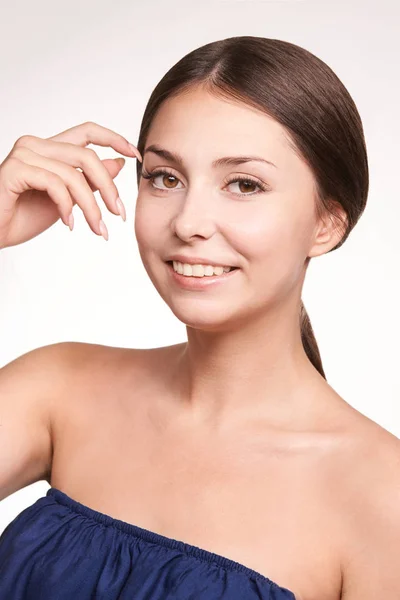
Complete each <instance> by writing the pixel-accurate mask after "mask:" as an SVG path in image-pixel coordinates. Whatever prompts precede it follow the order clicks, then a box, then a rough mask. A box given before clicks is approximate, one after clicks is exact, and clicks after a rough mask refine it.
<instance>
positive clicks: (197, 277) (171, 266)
mask: <svg viewBox="0 0 400 600" xmlns="http://www.w3.org/2000/svg"><path fill="white" fill-rule="evenodd" d="M165 263H166V264H167V265H169V267H170V268H171V269H172V271H173V272H174V273H175V274H176V275H179V273H178V272H177V271H175V269H174V265H173V261H172V260H167V261H165ZM238 269H239V267H230V271H228V272H225V273H222V274H221V275H215V274H213V275H184V274H183V273H182V274H181V275H180V276H181V277H187V278H196V279H214V278H219V277H224V276H226V275H229V274H230V273H232V272H233V271H237V270H238Z"/></svg>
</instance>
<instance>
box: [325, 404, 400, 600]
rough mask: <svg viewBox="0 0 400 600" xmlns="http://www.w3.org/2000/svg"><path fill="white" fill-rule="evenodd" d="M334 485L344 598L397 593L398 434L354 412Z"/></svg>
mask: <svg viewBox="0 0 400 600" xmlns="http://www.w3.org/2000/svg"><path fill="white" fill-rule="evenodd" d="M356 413H357V414H356V415H355V416H354V429H353V437H352V441H351V445H350V446H349V448H350V449H351V451H350V452H347V453H345V454H347V459H348V466H347V469H343V468H342V469H341V470H340V471H341V473H342V475H343V479H342V480H341V481H340V488H339V487H338V494H337V495H338V497H339V498H340V501H341V510H340V514H341V517H342V533H343V536H342V540H343V546H342V547H343V556H342V573H343V585H342V596H341V598H342V599H343V600H358V598H363V599H364V600H373V599H375V598H400V569H399V566H400V558H399V557H400V439H399V438H397V437H396V436H395V435H393V434H392V433H390V432H389V431H387V430H386V429H384V428H383V427H381V426H380V425H379V424H378V423H375V422H374V421H372V420H371V419H369V418H368V417H366V416H365V415H362V414H361V413H358V412H357V411H356Z"/></svg>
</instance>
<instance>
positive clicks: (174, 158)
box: [143, 144, 278, 169]
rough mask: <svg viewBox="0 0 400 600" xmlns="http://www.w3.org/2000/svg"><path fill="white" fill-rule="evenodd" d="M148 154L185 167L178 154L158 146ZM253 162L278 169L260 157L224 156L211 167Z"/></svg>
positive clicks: (148, 147) (152, 147) (149, 147)
mask: <svg viewBox="0 0 400 600" xmlns="http://www.w3.org/2000/svg"><path fill="white" fill-rule="evenodd" d="M146 152H153V153H154V154H157V156H159V157H160V158H164V159H165V160H168V161H169V162H174V163H176V164H177V165H179V166H180V167H182V166H183V158H182V157H181V156H179V154H176V153H175V152H170V151H169V150H166V149H165V148H161V147H160V146H158V145H157V144H151V145H150V146H147V148H145V150H144V152H143V156H144V155H145V154H146ZM253 160H254V161H257V162H263V163H267V164H268V165H272V166H273V167H275V168H276V169H277V168H278V167H277V166H276V165H275V164H274V163H273V162H271V161H270V160H266V159H265V158H261V157H260V156H223V157H221V158H217V159H216V160H214V161H213V162H212V163H211V166H212V167H213V168H217V167H222V166H225V165H240V164H242V163H246V162H250V161H253Z"/></svg>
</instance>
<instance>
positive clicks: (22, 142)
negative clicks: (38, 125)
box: [14, 135, 34, 148]
mask: <svg viewBox="0 0 400 600" xmlns="http://www.w3.org/2000/svg"><path fill="white" fill-rule="evenodd" d="M33 139H34V136H33V135H22V136H21V137H19V138H18V139H17V141H16V142H15V144H14V148H20V147H22V146H27V145H28V144H29V143H30V142H31V141H32V140H33Z"/></svg>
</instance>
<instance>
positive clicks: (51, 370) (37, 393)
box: [0, 342, 77, 500]
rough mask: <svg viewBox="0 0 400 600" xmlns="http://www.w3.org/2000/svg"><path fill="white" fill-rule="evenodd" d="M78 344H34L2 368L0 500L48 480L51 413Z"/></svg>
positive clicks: (71, 366) (68, 375)
mask: <svg viewBox="0 0 400 600" xmlns="http://www.w3.org/2000/svg"><path fill="white" fill-rule="evenodd" d="M76 344H77V343H76V342H62V343H59V344H52V345H49V346H44V347H42V348H37V349H35V350H32V351H30V352H27V353H26V354H23V355H22V356H20V357H19V358H17V359H15V360H14V361H12V362H10V363H9V364H7V365H6V366H4V367H3V368H2V369H0V500H3V499H4V498H6V497H7V496H9V495H10V494H12V493H13V492H15V491H17V490H19V489H21V488H23V487H25V486H27V485H29V484H31V483H34V482H36V481H40V480H42V479H45V480H47V481H48V482H49V483H50V474H51V466H52V454H53V448H52V436H51V426H50V424H51V414H52V410H54V408H55V407H56V404H57V402H58V401H60V400H61V399H62V398H63V394H65V391H66V389H67V386H68V381H69V380H70V377H72V376H73V373H72V371H73V369H74V357H75V346H76ZM75 360H76V359H75Z"/></svg>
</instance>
